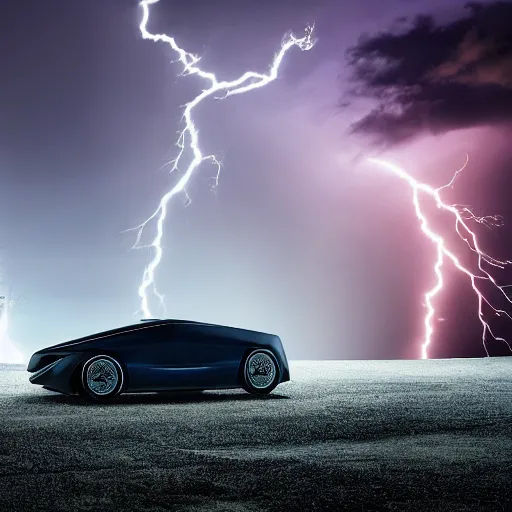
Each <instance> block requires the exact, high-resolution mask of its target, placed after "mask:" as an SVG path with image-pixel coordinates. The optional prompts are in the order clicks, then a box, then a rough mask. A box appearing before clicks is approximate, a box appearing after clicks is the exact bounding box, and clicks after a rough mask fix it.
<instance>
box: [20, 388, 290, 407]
mask: <svg viewBox="0 0 512 512" xmlns="http://www.w3.org/2000/svg"><path fill="white" fill-rule="evenodd" d="M289 398H290V397H288V396H286V395H279V394H276V393H271V394H270V395H253V394H249V393H244V392H219V391H165V392H159V393H126V394H122V395H120V396H118V397H115V398H113V399H112V400H109V401H106V402H89V401H86V400H83V399H82V398H80V397H79V396H78V395H62V394H58V393H55V394H53V393H52V394H48V395H46V394H45V395H40V396H37V397H36V396H31V397H30V398H28V397H27V398H25V399H24V401H25V402H27V401H33V402H37V403H40V404H41V403H44V404H68V405H78V406H93V407H94V406H98V405H108V406H109V407H115V406H120V405H143V404H147V405H150V404H157V405H158V404H168V405H172V404H195V403H212V402H222V403H226V402H251V401H261V400H288V399H289Z"/></svg>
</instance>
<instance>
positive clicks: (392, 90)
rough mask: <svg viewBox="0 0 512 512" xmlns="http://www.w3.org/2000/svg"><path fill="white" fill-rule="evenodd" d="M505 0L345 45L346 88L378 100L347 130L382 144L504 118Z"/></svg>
mask: <svg viewBox="0 0 512 512" xmlns="http://www.w3.org/2000/svg"><path fill="white" fill-rule="evenodd" d="M511 20H512V2H495V3H491V4H486V5H482V4H476V3H471V4H467V6H466V13H465V16H464V17H463V18H461V19H458V20H456V21H454V22H451V23H449V24H446V25H441V26H437V25H436V24H435V22H434V20H433V18H431V17H430V16H420V17H417V18H416V19H415V20H414V23H413V25H412V28H409V29H408V30H407V31H406V32H403V31H402V32H401V33H397V32H391V31H390V32H386V33H380V34H377V35H375V36H371V37H370V36H364V37H362V38H361V39H360V40H359V42H358V44H357V45H356V46H354V47H352V48H350V49H349V50H348V53H347V55H348V59H349V64H350V65H351V68H352V71H353V75H352V79H353V83H354V88H353V89H352V91H351V94H354V95H356V96H358V97H367V98H374V99H376V100H377V101H378V106H377V107H376V108H375V109H374V110H372V111H371V112H370V113H369V114H368V115H367V116H365V117H363V118H362V119H360V120H359V121H357V122H356V123H355V124H354V125H353V126H352V130H353V131H354V132H358V133H364V134H367V135H370V136H373V137H375V138H376V140H377V141H378V142H380V143H384V144H386V145H388V144H389V145H392V144H397V143H400V142H403V141H406V140H408V139H410V138H412V137H414V136H416V135H419V134H421V133H425V132H429V133H442V132H447V131H450V130H457V129H461V128H469V127H474V126H483V125H496V124H501V123H510V122H512V23H510V21H511Z"/></svg>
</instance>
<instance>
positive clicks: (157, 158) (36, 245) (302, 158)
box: [0, 0, 512, 359]
mask: <svg viewBox="0 0 512 512" xmlns="http://www.w3.org/2000/svg"><path fill="white" fill-rule="evenodd" d="M446 3H447V2H446V1H443V0H438V1H433V0H432V1H430V2H424V1H422V2H420V1H398V0H396V1H391V0H388V1H382V2H374V1H371V0H364V1H359V2H356V3H354V2H344V3H343V5H340V4H341V3H340V2H338V1H328V0H323V1H315V2H313V1H306V0H300V1H293V2H292V1H275V2H259V1H256V0H252V1H239V2H232V1H227V0H223V1H219V2H215V8H213V4H214V3H213V2H210V1H206V0H203V1H188V2H186V3H185V2H177V1H170V0H161V2H160V3H159V4H157V5H156V6H154V7H153V10H152V22H153V23H152V24H151V28H152V30H153V31H165V32H166V33H172V34H175V35H176V37H177V38H178V41H179V43H180V44H181V45H182V46H184V47H186V48H187V49H188V50H189V51H195V52H197V53H199V54H201V55H202V56H203V60H202V63H203V65H204V67H206V68H208V69H210V70H213V71H215V72H217V73H218V75H219V76H221V77H225V78H230V77H234V76H238V75H239V74H241V73H242V72H243V71H245V70H246V69H248V68H255V69H258V70H263V71H264V70H266V68H267V66H268V64H269V63H270V61H271V59H272V55H273V53H274V52H275V51H276V50H277V49H278V48H279V44H280V41H281V38H282V36H283V35H284V34H285V33H286V32H287V31H288V30H290V29H292V30H294V31H296V32H298V33H301V31H302V29H303V27H304V25H305V24H306V23H307V22H311V21H315V23H316V34H317V37H318V42H317V44H316V46H315V48H314V49H313V50H311V51H310V52H307V53H302V52H300V51H298V50H292V51H291V52H290V53H289V54H288V56H287V59H286V62H285V64H284V66H283V74H282V76H281V78H280V80H278V81H277V82H274V83H273V84H271V85H270V86H268V87H267V88H265V89H262V90H260V91H258V92H251V93H249V94H248V95H241V96H236V97H232V98H228V99H226V100H225V101H222V102H211V103H208V104H207V105H205V106H204V107H203V108H201V110H200V111H199V112H198V117H197V119H196V121H197V125H198V126H199V127H200V129H201V141H202V145H203V147H204V150H205V152H214V153H216V154H217V155H218V156H219V157H220V158H221V159H222V161H223V171H222V174H221V181H220V184H219V188H218V189H217V192H216V193H212V192H211V191H210V187H209V185H210V183H211V177H212V176H213V175H214V172H215V170H214V168H213V167H210V166H208V165H205V166H204V167H202V168H201V169H200V170H199V173H198V174H197V175H196V176H195V177H194V178H193V179H192V182H191V185H190V186H189V188H188V192H189V195H190V197H191V199H192V204H191V205H190V206H188V207H186V208H185V207H184V202H183V201H181V200H179V199H178V200H177V201H175V202H174V203H173V206H172V208H171V212H170V218H169V220H168V223H167V226H166V232H165V240H164V246H165V249H166V253H165V258H164V261H163V263H162V265H161V267H160V269H159V272H158V279H159V287H160V289H161V290H162V291H163V292H164V293H165V294H166V297H167V306H168V316H169V317H173V318H186V319H193V320H204V321H209V322H215V323H223V324H228V325H236V326H240V327H247V328H252V329H257V330H263V331H269V332H274V333H276V334H279V335H281V337H282V339H283V342H284V344H285V346H286V348H287V351H288V354H289V357H290V358H306V359H324V358H341V359H343V358H370V359H373V358H402V357H405V358H410V357H417V356H418V354H419V348H418V347H419V344H420V343H421V337H422V318H423V314H424V307H423V303H422V292H423V291H424V290H425V289H426V288H428V287H429V286H431V285H432V284H433V274H432V272H431V267H432V262H433V258H434V257H435V249H434V248H433V246H432V244H431V243H429V242H428V241H426V240H425V239H424V238H423V236H422V234H421V232H420V231H419V225H418V222H417V220H416V219H415V217H414V214H413V210H412V205H411V194H410V190H408V189H407V187H406V185H404V184H403V183H402V182H400V181H399V180H398V179H397V178H395V177H393V176H390V175H387V174H386V173H385V172H383V171H382V169H380V168H377V167H370V166H368V165H364V164H363V163H362V158H363V157H364V156H365V155H370V154H375V153H376V152H377V151H381V150H382V147H383V146H382V144H384V146H385V147H386V148H387V149H386V152H385V156H386V158H389V159H391V160H393V161H395V162H396V163H399V164H402V165H405V166H407V168H408V169H409V170H410V171H411V172H412V173H414V175H415V176H417V177H421V178H422V179H425V180H428V181H429V182H430V183H432V184H434V185H440V184H442V183H443V182H445V181H448V180H449V179H450V177H451V173H452V172H453V171H455V170H456V169H457V168H458V167H460V165H462V163H463V162H464V159H465V154H466V152H467V153H469V158H470V162H469V165H468V167H467V169H466V171H465V174H464V175H463V176H462V177H461V178H460V180H459V181H458V182H457V187H456V189H455V191H454V192H453V193H452V194H453V201H454V202H458V203H464V204H470V205H472V206H474V207H475V210H476V211H477V212H478V213H481V214H494V213H497V214H502V215H503V216H504V218H505V222H506V225H505V226H504V227H502V228H499V229H497V230H494V231H486V230H485V229H482V230H479V231H478V232H479V234H480V233H481V235H482V240H483V244H484V245H485V247H486V248H489V250H490V251H493V254H496V257H502V258H507V257H508V258H510V257H511V256H512V254H511V253H512V247H510V244H509V245H508V247H507V244H508V240H509V239H510V235H511V231H510V228H509V227H507V226H508V225H510V224H511V222H512V215H511V213H512V212H511V207H510V202H509V194H508V192H507V191H508V190H509V188H510V185H511V179H510V177H509V176H510V173H509V172H508V169H509V167H510V165H511V164H512V148H510V144H509V143H508V141H509V137H510V128H508V127H507V118H506V117H505V116H504V117H503V118H499V116H498V118H496V115H495V114H494V117H486V116H485V114H486V110H485V107H481V108H480V107H479V105H477V104H476V103H473V105H472V104H467V111H468V112H469V113H471V112H478V113H479V116H480V117H479V118H478V119H476V120H475V119H473V118H472V117H471V115H470V114H467V115H466V114H465V115H464V116H462V117H461V116H460V115H459V112H451V114H452V117H450V118H449V119H448V120H446V119H444V118H443V115H441V114H442V113H443V112H447V110H446V109H443V110H442V112H437V111H435V110H429V112H432V118H429V122H431V124H428V123H427V124H428V126H427V124H425V123H426V121H424V120H423V121H422V123H423V124H422V123H412V122H411V121H410V119H413V120H418V119H420V117H418V114H417V111H416V110H414V109H413V110H411V111H410V112H411V114H410V118H408V119H407V120H406V121H407V123H406V124H404V121H403V119H401V118H396V119H395V118H393V119H394V121H393V124H392V125H389V124H387V125H385V126H386V129H385V130H382V119H380V118H378V117H377V116H373V117H368V114H369V113H370V111H371V110H372V108H374V107H375V105H376V104H377V101H376V99H375V97H372V96H371V94H373V91H374V89H373V87H374V84H372V83H367V84H366V85H367V86H368V89H369V93H368V91H365V94H364V95H363V96H361V97H359V98H357V99H354V97H353V95H351V94H349V93H350V91H351V90H352V88H353V87H354V82H352V81H351V80H350V78H351V77H353V73H354V68H353V66H351V65H350V64H349V62H348V60H347V54H346V52H347V50H348V49H349V48H350V47H352V46H354V45H356V44H357V43H358V40H359V38H360V36H361V35H362V34H364V33H366V34H369V35H375V34H377V33H385V32H388V31H389V30H390V29H393V30H398V28H399V27H403V28H402V30H404V31H405V30H407V28H408V27H410V26H412V23H413V21H412V19H411V16H415V15H417V14H430V15H433V16H434V17H435V19H436V20H438V21H439V23H443V24H450V23H453V22H454V21H456V20H457V19H459V18H460V17H461V16H464V15H467V12H466V14H464V13H465V11H464V10H463V5H464V2H462V1H461V2H458V1H453V2H450V7H449V8H446ZM488 3H489V2H488ZM43 4H44V5H43ZM185 5H186V7H185ZM139 17H140V11H139V8H138V7H137V5H136V3H135V2H134V3H130V2H120V1H115V0H103V1H102V2H90V1H87V2H86V1H83V0H80V1H78V0H77V1H75V2H69V1H64V0H47V1H46V2H44V3H43V2H30V1H22V0H17V1H16V2H14V1H11V2H4V3H3V4H2V12H1V16H0V19H1V20H2V21H1V23H2V24H3V26H2V30H0V34H1V35H0V38H1V39H2V41H1V44H0V52H1V55H0V59H1V62H2V86H1V87H2V94H1V96H0V112H1V115H0V176H1V178H2V179H1V183H2V186H1V187H0V216H1V218H2V219H3V220H4V222H2V223H0V237H1V241H2V242H1V244H0V249H1V251H0V256H1V260H0V263H1V269H2V274H3V275H4V276H5V282H6V283H8V284H9V286H10V288H11V290H12V295H13V298H15V299H16V298H19V300H18V303H17V306H16V309H15V310H14V311H13V320H12V321H13V325H12V329H11V334H12V337H13V339H14V340H15V341H16V342H17V343H18V345H19V346H20V347H21V348H22V349H23V350H24V351H26V352H31V351H33V350H35V349H37V348H40V347H42V346H44V345H48V344H53V343H57V342H59V341H63V340H65V339H68V338H72V337H78V336H81V335H85V334H87V333H90V332H95V331H98V330H103V329H107V328H110V327H114V326H118V325H123V324H128V323H131V322H133V321H138V318H139V317H134V316H133V313H134V312H135V311H136V310H137V309H138V307H139V303H138V296H137V287H138V284H139V281H140V278H141V275H142V271H143V268H144V266H145V264H146V263H147V261H148V253H147V252H144V251H138V252H137V251H130V247H131V245H132V244H133V242H134V233H125V234H120V232H121V231H123V230H125V229H127V228H130V227H132V226H134V225H137V224H139V223H140V222H141V221H142V220H144V219H145V218H146V217H147V216H148V215H149V214H150V213H151V212H152V211H153V210H154V208H155V206H156V205H157V203H158V200H159V196H160V195H161V193H162V192H163V191H166V190H168V188H169V187H170V186H171V185H172V184H173V183H174V180H175V179H176V176H169V174H168V173H167V172H166V170H165V169H164V170H160V171H159V170H158V168H159V167H160V166H161V165H162V164H163V163H165V162H166V160H167V159H170V158H172V156H173V155H174V154H175V152H174V147H173V144H174V141H175V134H176V131H177V130H178V129H179V127H180V125H179V121H180V114H181V110H180V105H182V104H183V103H184V102H186V101H187V100H189V99H191V98H192V97H193V95H194V94H196V93H197V92H198V91H199V90H200V88H201V86H202V85H203V84H201V82H200V80H199V79H198V78H197V77H180V78H178V77H177V73H178V72H179V66H177V65H176V64H172V63H171V61H172V60H173V58H174V56H173V55H172V54H171V53H170V50H169V49H168V47H167V46H166V45H163V44H155V43H152V42H150V41H144V40H142V38H141V37H140V34H139V31H138V22H139ZM401 17H406V18H407V20H402V21H396V20H397V19H399V18H401ZM461 30H462V29H461ZM463 30H465V28H463ZM509 36H510V33H509ZM443 37H444V36H443ZM441 39H442V38H441V36H439V37H437V36H436V39H435V40H434V41H441ZM462 39H463V38H462ZM462 39H461V40H462ZM377 42H378V43H379V44H380V41H377ZM460 42H461V41H455V42H452V43H450V44H452V45H453V46H454V48H453V52H455V53H453V55H454V56H456V55H457V53H456V50H457V48H459V46H457V45H459V43H460ZM400 44H401V43H400ZM410 44H412V43H410ZM410 44H409V43H408V46H407V47H408V48H412V46H410ZM422 44H427V45H428V41H427V43H422ZM439 44H440V45H441V46H442V45H445V47H446V45H448V44H449V43H448V42H446V41H444V42H442V43H439ZM509 45H510V40H509ZM476 46H478V45H476ZM428 48H429V49H430V50H429V51H430V53H432V54H434V53H435V48H432V46H431V45H428ZM462 48H465V47H462ZM509 48H510V46H509ZM401 51H402V50H401V49H400V48H399V52H401ZM407 53H408V52H404V58H405V57H407V59H409V60H407V59H406V60H405V61H404V62H405V64H404V66H405V67H404V68H403V69H406V70H410V69H413V68H414V66H415V65H416V64H417V63H418V62H420V63H421V62H422V59H425V60H426V59H428V58H430V57H429V56H430V53H429V52H428V51H427V50H426V49H425V50H424V51H422V50H421V48H420V47H418V50H417V52H416V53H415V54H414V55H413V56H412V57H411V55H408V54H407ZM409 53H410V52H409ZM406 54H407V55H406ZM435 58H437V57H435V55H434V56H433V57H432V59H433V60H432V62H437V61H435ZM450 58H451V57H450ZM453 58H455V57H453ZM452 60H453V59H452ZM446 62H447V58H445V61H443V63H444V64H446ZM415 63H416V64H415ZM418 65H419V64H418ZM403 69H402V71H403ZM429 69H430V68H429ZM431 69H433V70H435V71H438V72H439V73H440V72H441V71H439V70H440V69H441V70H445V71H444V72H446V66H445V67H444V68H440V66H439V65H434V64H432V66H431ZM485 69H487V68H485ZM485 69H484V71H485ZM422 73H423V71H422ZM423 74H424V73H423ZM478 76H479V77H480V78H479V79H481V76H484V75H482V74H481V75H478ZM485 76H487V75H485ZM493 76H494V75H493ZM500 76H501V75H500ZM363 78H364V79H366V78H365V77H363ZM413 78H414V77H413ZM500 79H501V78H500ZM397 80H398V79H397ZM411 80H412V78H411ZM411 83H412V84H413V85H415V84H416V82H411ZM391 85H393V83H391ZM506 87H507V85H506V84H505V89H506ZM434 92H435V93H436V94H437V93H438V91H437V90H436V91H434ZM441 92H442V91H441ZM489 97H495V96H494V95H490V96H489ZM435 98H437V96H436V97H435ZM485 98H487V96H486V97H484V98H483V99H481V100H480V101H485V102H486V101H487V100H486V99H485ZM507 98H508V97H507ZM507 98H505V99H504V100H503V105H508V104H507V103H506V102H507V101H509V100H508V99H507ZM347 101H348V102H349V103H350V105H349V106H346V107H340V106H339V105H340V104H341V103H344V102H347ZM436 101H437V99H436ZM418 104H419V101H418ZM421 104H422V105H423V104H424V102H422V103H421ZM437 104H438V102H437V103H436V105H437ZM450 104H451V105H455V102H454V100H450ZM485 104H487V103H485ZM414 106H416V103H415V104H414ZM401 107H403V109H404V111H406V110H407V108H406V107H408V105H406V106H403V105H402V106H401ZM497 111H498V112H500V109H498V110H497ZM501 111H503V112H506V109H501ZM407 112H409V111H407ZM436 116H437V117H436ZM457 116H459V117H457ZM510 117H512V116H510ZM510 117H509V119H508V120H510ZM361 119H364V120H365V121H364V122H363V123H362V124H359V125H358V126H360V127H362V128H361V129H360V130H358V131H356V132H355V133H353V130H352V128H353V127H354V123H356V122H357V121H359V120H361ZM454 119H457V120H458V119H463V122H461V123H459V124H457V123H455V122H454ZM425 126H426V128H425ZM403 133H406V134H407V137H405V139H404V140H402V135H400V137H398V135H396V134H403ZM377 143H378V145H376V144H377ZM440 222H441V224H440V225H443V224H442V223H443V220H442V219H441V221H440ZM447 233H449V231H447ZM508 249H510V251H509V250H508ZM463 253H464V251H463ZM446 275H447V288H446V291H445V292H444V293H443V294H442V295H441V296H440V297H439V299H438V301H437V302H436V303H437V304H438V307H439V315H438V318H444V319H445V320H444V321H442V322H438V323H436V329H437V331H438V333H439V334H438V335H437V336H436V337H435V338H434V347H433V349H432V355H433V356H438V357H456V356H468V355H472V356H480V355H483V353H484V352H483V348H482V346H481V343H480V329H479V324H478V319H477V318H476V315H475V314H474V313H475V307H476V299H475V298H474V296H473V295H471V293H470V287H469V285H468V283H467V280H465V279H462V278H461V277H459V276H457V274H455V273H454V272H453V271H452V270H451V269H449V268H448V267H447V274H446ZM497 277H499V278H500V279H501V278H503V279H506V277H507V273H506V272H505V273H503V272H502V273H501V274H497ZM509 277H510V278H511V279H510V282H512V276H511V275H510V273H509ZM160 316H162V315H160ZM511 323H512V322H511ZM497 326H498V327H499V328H500V329H501V334H505V333H506V332H509V333H512V329H510V327H507V325H506V323H503V324H501V323H500V324H497ZM490 351H491V353H495V354H498V353H504V352H503V348H502V346H500V345H499V344H497V343H494V344H491V345H490Z"/></svg>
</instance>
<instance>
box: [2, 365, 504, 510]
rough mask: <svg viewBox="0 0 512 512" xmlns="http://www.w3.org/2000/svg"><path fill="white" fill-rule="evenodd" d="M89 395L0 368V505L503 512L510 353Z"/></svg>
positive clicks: (309, 369)
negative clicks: (104, 401)
mask: <svg viewBox="0 0 512 512" xmlns="http://www.w3.org/2000/svg"><path fill="white" fill-rule="evenodd" d="M291 372H292V379H293V382H290V383H286V384H282V385H281V386H279V387H278V388H277V389H276V390H275V392H274V394H273V395H271V396H270V397H269V398H266V399H259V398H254V397H252V396H250V395H247V394H245V393H243V392H241V391H240V392H239V391H232V392H231V391H230V392H205V393H199V394H174V395H172V394H170V395H164V396H162V395H150V394H146V395H124V396H121V397H120V398H119V400H118V401H117V402H115V403H114V404H112V405H99V406H98V405H88V404H84V403H81V402H77V401H76V400H74V399H72V398H69V397H65V396H62V395H58V394H54V393H52V392H49V391H44V390H42V389H41V388H39V387H36V386H33V385H31V384H29V383H28V374H27V373H26V372H25V371H20V370H19V369H13V367H6V366H4V367H0V510H2V511H10V510H34V511H36V510H37V511H46V510H48V511H61V510H62V511H64V510H65V511H69V510H73V511H74V510H109V511H112V510H154V511H156V510H187V511H203V510H213V511H234V510H237V511H242V510H244V511H259V510H270V511H280V512H281V511H288V510H290V511H293V510H299V511H300V510H304V511H313V510H349V511H352V510H354V511H356V510H411V511H426V510H429V511H430V510H435V511H443V512H445V511H450V512H452V511H467V510H471V511H473V510H474V511H503V510H507V511H508V510H511V511H512V358H493V359H481V360H476V359H465V360H433V361H369V362H365V361H347V362H340V361H333V362H295V363H293V362H292V364H291Z"/></svg>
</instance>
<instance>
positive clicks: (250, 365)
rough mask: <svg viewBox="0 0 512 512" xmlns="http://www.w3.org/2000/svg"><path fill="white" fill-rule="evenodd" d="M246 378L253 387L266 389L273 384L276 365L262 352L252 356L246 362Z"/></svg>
mask: <svg viewBox="0 0 512 512" xmlns="http://www.w3.org/2000/svg"><path fill="white" fill-rule="evenodd" d="M247 376H248V378H249V382H250V384H251V385H252V386H253V387H255V388H257V389H263V388H267V387H268V386H270V384H272V382H274V378H275V376H276V365H275V363H274V361H273V359H272V358H271V357H270V356H269V355H268V354H265V353H264V352H258V353H257V354H254V355H252V356H251V357H250V358H249V359H248V361H247Z"/></svg>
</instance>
